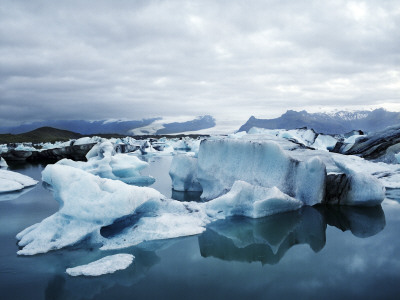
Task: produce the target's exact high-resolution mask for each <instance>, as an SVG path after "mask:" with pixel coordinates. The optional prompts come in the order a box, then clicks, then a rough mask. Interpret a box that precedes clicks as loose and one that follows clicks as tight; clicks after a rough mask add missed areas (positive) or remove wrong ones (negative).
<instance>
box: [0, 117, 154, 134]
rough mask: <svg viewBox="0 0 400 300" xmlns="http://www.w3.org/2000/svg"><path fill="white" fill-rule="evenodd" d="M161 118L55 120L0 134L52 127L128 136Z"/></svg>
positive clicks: (9, 129)
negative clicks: (129, 133)
mask: <svg viewBox="0 0 400 300" xmlns="http://www.w3.org/2000/svg"><path fill="white" fill-rule="evenodd" d="M160 119H161V118H151V119H143V120H138V121H109V120H101V121H86V120H55V121H41V122H34V123H29V124H22V125H20V126H16V127H2V128H0V133H13V134H16V133H23V132H27V131H31V130H34V129H37V128H40V127H53V128H58V129H63V130H69V131H73V132H77V133H80V134H96V133H119V134H128V131H129V130H132V129H133V128H138V127H142V126H146V125H149V124H151V123H152V122H154V121H157V120H160Z"/></svg>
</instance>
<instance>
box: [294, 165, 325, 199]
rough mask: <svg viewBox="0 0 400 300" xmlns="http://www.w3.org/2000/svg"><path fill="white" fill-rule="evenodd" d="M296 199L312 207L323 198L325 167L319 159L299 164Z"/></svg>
mask: <svg viewBox="0 0 400 300" xmlns="http://www.w3.org/2000/svg"><path fill="white" fill-rule="evenodd" d="M296 182H297V185H296V198H297V199H299V200H301V201H302V202H303V203H304V204H306V205H314V204H318V203H320V202H321V199H324V197H325V182H326V167H325V164H324V163H323V162H322V160H321V159H320V158H319V157H313V158H311V159H309V160H308V161H305V162H301V163H299V168H298V170H297V178H296Z"/></svg>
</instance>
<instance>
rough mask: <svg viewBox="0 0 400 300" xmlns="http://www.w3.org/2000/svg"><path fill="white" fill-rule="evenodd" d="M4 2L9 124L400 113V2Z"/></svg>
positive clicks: (1, 33)
mask: <svg viewBox="0 0 400 300" xmlns="http://www.w3.org/2000/svg"><path fill="white" fill-rule="evenodd" d="M0 3H1V5H0V121H1V122H2V123H3V124H12V123H20V122H23V121H34V120H43V119H77V118H82V119H104V118H128V119H140V118H144V117H150V116H172V115H193V116H196V115H200V114H205V113H209V114H212V115H214V116H216V117H217V118H219V117H221V118H229V119H235V118H236V119H240V120H243V119H247V118H248V117H249V116H250V115H252V114H254V115H257V116H265V117H271V116H276V115H278V114H279V113H282V112H284V111H285V110H286V109H303V108H305V109H310V110H317V109H318V108H319V107H325V108H326V109H330V108H342V107H344V106H348V107H357V108H359V109H364V108H368V107H369V106H384V107H386V108H389V109H390V108H393V109H400V106H399V105H398V104H399V103H400V101H399V100H400V99H399V98H400V96H399V95H400V70H399V66H400V30H399V28H400V5H399V4H398V3H397V1H395V0H392V1H389V0H388V1H378V0H375V1H374V0H371V1H344V0H343V1H291V2H288V1H261V0H258V1H245V2H243V1H211V0H210V1H113V2H112V3H111V2H110V1H66V2H59V1H50V0H49V1H16V0H9V1H8V0H0ZM396 103H397V106H396Z"/></svg>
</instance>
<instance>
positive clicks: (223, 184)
mask: <svg viewBox="0 0 400 300" xmlns="http://www.w3.org/2000/svg"><path fill="white" fill-rule="evenodd" d="M197 171H198V173H197V178H198V181H199V182H200V185H201V186H202V188H203V194H202V198H203V199H206V200H210V199H214V198H216V197H219V196H221V195H223V194H225V193H226V192H228V191H229V190H230V189H231V187H232V185H233V183H234V182H235V181H237V180H242V181H246V182H248V183H250V184H252V185H259V186H262V187H266V188H272V187H277V188H278V189H279V190H281V191H282V192H283V193H285V194H287V195H290V196H292V197H294V198H297V199H298V200H301V201H302V202H303V203H304V204H308V205H314V204H316V203H320V202H321V201H322V200H323V196H324V192H323V191H324V189H325V176H326V171H325V165H324V164H323V163H322V162H321V161H320V160H319V159H318V158H311V160H310V161H307V162H299V161H298V160H296V159H294V158H292V157H290V156H289V155H288V154H287V153H285V152H284V151H283V150H282V148H281V147H280V146H279V145H278V144H276V143H274V142H271V141H251V140H233V139H219V140H205V141H203V142H202V143H201V146H200V151H199V154H198V169H197Z"/></svg>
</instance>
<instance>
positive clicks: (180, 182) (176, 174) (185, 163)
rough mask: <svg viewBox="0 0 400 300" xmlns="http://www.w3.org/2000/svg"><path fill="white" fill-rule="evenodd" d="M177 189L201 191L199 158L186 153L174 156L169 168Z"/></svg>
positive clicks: (174, 186) (173, 183) (173, 185)
mask: <svg viewBox="0 0 400 300" xmlns="http://www.w3.org/2000/svg"><path fill="white" fill-rule="evenodd" d="M169 175H170V176H171V179H172V188H173V189H174V190H175V191H201V190H202V188H201V185H200V183H199V182H198V180H197V158H195V157H191V156H189V155H186V154H178V155H176V156H174V158H173V159H172V163H171V168H170V170H169Z"/></svg>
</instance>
